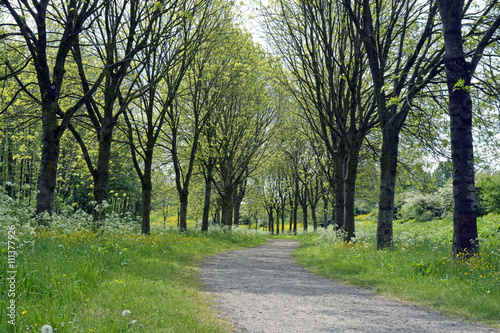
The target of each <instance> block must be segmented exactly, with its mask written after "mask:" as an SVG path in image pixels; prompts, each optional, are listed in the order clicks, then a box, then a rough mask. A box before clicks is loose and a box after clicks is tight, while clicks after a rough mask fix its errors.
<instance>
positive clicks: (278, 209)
mask: <svg viewBox="0 0 500 333" xmlns="http://www.w3.org/2000/svg"><path fill="white" fill-rule="evenodd" d="M279 234H280V208H279V205H276V235H279Z"/></svg>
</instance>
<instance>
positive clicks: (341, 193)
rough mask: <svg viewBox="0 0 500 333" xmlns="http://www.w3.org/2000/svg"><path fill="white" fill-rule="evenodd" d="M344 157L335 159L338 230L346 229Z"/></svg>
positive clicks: (335, 210)
mask: <svg viewBox="0 0 500 333" xmlns="http://www.w3.org/2000/svg"><path fill="white" fill-rule="evenodd" d="M344 163H345V162H344V157H343V156H338V157H337V158H336V159H335V176H334V179H335V186H334V192H335V193H334V196H335V208H334V216H335V220H334V223H335V227H336V229H337V230H343V229H344V209H345V190H344Z"/></svg>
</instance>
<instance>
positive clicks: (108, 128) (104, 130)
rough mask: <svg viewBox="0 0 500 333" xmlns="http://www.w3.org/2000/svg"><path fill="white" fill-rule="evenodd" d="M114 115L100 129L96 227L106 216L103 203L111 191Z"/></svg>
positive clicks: (95, 211) (96, 180)
mask: <svg viewBox="0 0 500 333" xmlns="http://www.w3.org/2000/svg"><path fill="white" fill-rule="evenodd" d="M113 127H114V123H113V117H112V116H107V117H106V118H105V119H104V122H103V124H102V127H101V129H100V131H99V134H98V138H99V152H98V158H97V168H96V170H95V171H96V172H95V179H94V201H95V202H96V207H95V208H94V213H93V216H94V223H95V228H96V229H99V227H100V226H101V223H102V220H104V219H105V217H106V212H105V209H104V207H102V204H103V203H104V201H107V200H108V193H109V163H110V160H111V144H112V141H113Z"/></svg>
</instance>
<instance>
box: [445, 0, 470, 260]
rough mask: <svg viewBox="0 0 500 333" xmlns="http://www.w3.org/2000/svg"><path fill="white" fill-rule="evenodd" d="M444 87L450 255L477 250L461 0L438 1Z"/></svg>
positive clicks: (468, 86) (468, 97)
mask: <svg viewBox="0 0 500 333" xmlns="http://www.w3.org/2000/svg"><path fill="white" fill-rule="evenodd" d="M438 6H439V12H440V14H441V18H442V22H443V28H444V30H443V31H444V41H445V70H446V83H447V86H448V95H449V106H448V112H449V115H450V136H451V158H452V162H453V200H454V210H453V248H452V255H453V256H454V257H455V256H457V255H459V254H463V255H466V256H468V255H471V254H474V253H478V252H479V244H478V242H477V238H478V233H477V202H476V187H475V179H474V147H473V137H472V98H471V94H470V82H471V78H472V74H473V69H472V68H470V65H469V64H468V63H467V62H466V60H465V55H464V46H463V44H464V41H463V39H462V17H463V1H456V0H439V1H438Z"/></svg>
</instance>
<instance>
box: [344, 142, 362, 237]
mask: <svg viewBox="0 0 500 333" xmlns="http://www.w3.org/2000/svg"><path fill="white" fill-rule="evenodd" d="M352 144H353V145H356V147H353V149H351V151H350V153H349V159H348V161H347V174H346V177H345V216H344V218H345V222H344V230H345V239H344V240H345V241H347V242H349V241H351V240H352V239H353V238H355V237H356V232H355V231H356V227H355V223H354V216H355V215H356V212H355V204H354V203H355V199H356V177H357V175H358V165H359V148H358V147H357V144H356V143H352Z"/></svg>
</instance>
